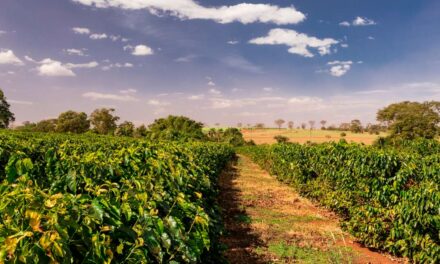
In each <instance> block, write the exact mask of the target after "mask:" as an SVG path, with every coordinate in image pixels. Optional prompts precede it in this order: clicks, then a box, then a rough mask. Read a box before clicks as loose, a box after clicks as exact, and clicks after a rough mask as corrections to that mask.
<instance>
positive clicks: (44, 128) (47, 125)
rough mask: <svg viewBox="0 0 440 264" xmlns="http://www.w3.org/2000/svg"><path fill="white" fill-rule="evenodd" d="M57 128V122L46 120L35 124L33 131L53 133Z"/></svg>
mask: <svg viewBox="0 0 440 264" xmlns="http://www.w3.org/2000/svg"><path fill="white" fill-rule="evenodd" d="M56 128H57V120H56V119H46V120H41V121H40V122H38V123H37V124H35V128H34V129H33V131H35V132H46V133H47V132H55V131H56Z"/></svg>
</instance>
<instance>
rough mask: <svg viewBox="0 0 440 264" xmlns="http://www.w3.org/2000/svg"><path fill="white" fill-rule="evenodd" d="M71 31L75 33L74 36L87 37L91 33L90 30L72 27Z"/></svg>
mask: <svg viewBox="0 0 440 264" xmlns="http://www.w3.org/2000/svg"><path fill="white" fill-rule="evenodd" d="M72 30H73V32H75V34H81V35H89V34H90V33H91V31H90V29H88V28H84V27H74V28H72Z"/></svg>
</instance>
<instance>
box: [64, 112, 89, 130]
mask: <svg viewBox="0 0 440 264" xmlns="http://www.w3.org/2000/svg"><path fill="white" fill-rule="evenodd" d="M89 128H90V122H89V120H87V114H86V113H84V112H81V113H78V112H75V111H67V112H64V113H61V114H60V115H59V116H58V119H57V124H56V131H58V132H71V133H85V132H87V130H89Z"/></svg>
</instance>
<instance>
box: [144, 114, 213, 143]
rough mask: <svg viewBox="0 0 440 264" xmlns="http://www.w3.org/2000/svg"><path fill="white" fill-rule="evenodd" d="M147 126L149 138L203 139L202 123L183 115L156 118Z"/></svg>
mask: <svg viewBox="0 0 440 264" xmlns="http://www.w3.org/2000/svg"><path fill="white" fill-rule="evenodd" d="M148 128H149V129H150V132H151V136H150V137H151V139H164V140H178V141H191V140H203V139H205V135H204V134H203V131H202V129H203V124H202V123H200V122H196V121H194V120H192V119H190V118H188V117H184V116H171V115H170V116H168V117H167V118H160V119H156V120H155V121H154V122H153V124H151V125H149V126H148Z"/></svg>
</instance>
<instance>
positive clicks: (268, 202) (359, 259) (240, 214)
mask: <svg viewBox="0 0 440 264" xmlns="http://www.w3.org/2000/svg"><path fill="white" fill-rule="evenodd" d="M220 186H221V195H220V198H219V202H220V205H221V206H222V208H223V218H224V221H225V225H226V230H227V233H226V235H225V236H224V237H223V238H222V242H223V243H224V244H225V245H226V246H227V250H226V252H225V256H226V258H227V259H228V260H229V262H230V263H239V264H241V263H243V264H244V263H359V264H360V263H362V264H363V263H374V264H376V263H382V264H388V263H404V261H403V260H401V259H397V258H393V257H391V256H389V255H386V254H382V253H379V252H375V251H373V250H370V249H368V248H365V247H362V246H361V245H360V244H358V243H356V242H355V241H354V239H353V238H352V237H351V236H350V235H348V234H346V233H345V232H343V231H342V230H341V229H340V227H339V221H338V218H337V217H336V216H335V215H334V214H333V213H332V212H330V211H327V210H324V209H322V208H320V207H318V206H316V205H314V204H313V203H312V202H311V201H309V200H307V199H305V198H302V197H301V196H299V195H298V194H297V193H296V192H295V191H294V190H293V189H292V188H291V187H289V186H287V185H285V184H283V183H280V182H279V181H277V180H276V179H275V178H273V177H272V176H270V175H269V174H268V173H267V172H265V171H263V170H262V169H260V168H259V167H258V165H256V164H255V163H253V162H252V161H251V160H250V159H249V158H247V157H244V156H239V157H238V158H237V160H236V161H235V162H233V163H232V164H231V165H230V166H229V168H228V169H227V170H225V172H224V173H223V174H222V176H221V178H220Z"/></svg>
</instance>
